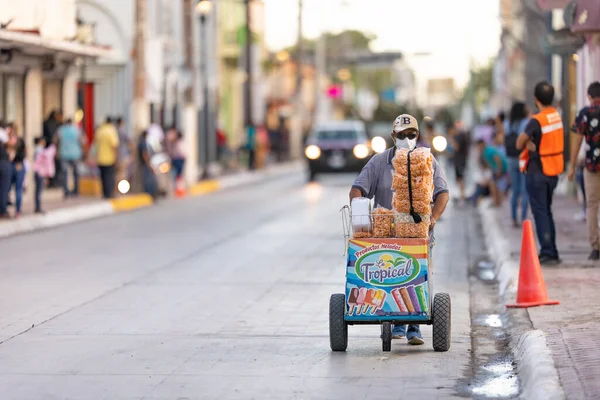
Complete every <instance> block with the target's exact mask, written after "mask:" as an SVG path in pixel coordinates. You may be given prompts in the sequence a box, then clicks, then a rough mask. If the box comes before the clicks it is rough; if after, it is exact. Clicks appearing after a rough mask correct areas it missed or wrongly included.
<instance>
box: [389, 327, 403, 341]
mask: <svg viewBox="0 0 600 400" xmlns="http://www.w3.org/2000/svg"><path fill="white" fill-rule="evenodd" d="M405 337H406V326H405V325H394V328H393V329H392V339H402V338H405Z"/></svg>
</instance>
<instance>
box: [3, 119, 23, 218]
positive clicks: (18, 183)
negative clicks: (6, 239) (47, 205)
mask: <svg viewBox="0 0 600 400" xmlns="http://www.w3.org/2000/svg"><path fill="white" fill-rule="evenodd" d="M7 131H8V135H9V143H11V144H10V148H11V150H10V152H9V154H11V166H12V173H11V180H10V186H11V187H14V190H15V218H19V217H21V206H22V204H23V184H24V183H25V158H26V157H27V153H26V151H25V141H24V140H23V138H20V137H19V136H18V133H17V127H16V126H15V124H12V123H11V124H9V125H8V127H7ZM9 190H10V189H9Z"/></svg>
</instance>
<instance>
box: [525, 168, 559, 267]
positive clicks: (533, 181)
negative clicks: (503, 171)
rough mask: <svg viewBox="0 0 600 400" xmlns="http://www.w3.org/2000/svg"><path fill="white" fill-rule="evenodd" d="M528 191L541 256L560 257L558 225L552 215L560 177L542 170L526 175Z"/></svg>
mask: <svg viewBox="0 0 600 400" xmlns="http://www.w3.org/2000/svg"><path fill="white" fill-rule="evenodd" d="M525 179H526V184H527V193H528V194H529V202H530V204H531V212H532V213H533V218H534V219H535V227H536V231H537V236H538V240H539V241H540V247H541V248H540V256H548V257H551V258H558V249H557V248H556V227H555V226H554V216H553V215H552V197H553V196H554V190H555V189H556V185H558V177H556V176H546V175H544V174H542V173H541V172H538V173H528V174H526V175H525Z"/></svg>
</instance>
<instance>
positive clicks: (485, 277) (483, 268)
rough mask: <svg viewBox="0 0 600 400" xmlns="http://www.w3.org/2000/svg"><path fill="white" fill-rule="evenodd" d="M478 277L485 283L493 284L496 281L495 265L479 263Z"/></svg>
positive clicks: (484, 262) (486, 262)
mask: <svg viewBox="0 0 600 400" xmlns="http://www.w3.org/2000/svg"><path fill="white" fill-rule="evenodd" d="M477 277H478V278H479V279H480V280H482V281H484V282H493V281H494V280H495V279H496V273H495V265H494V263H492V262H489V261H485V260H484V261H480V262H479V263H477Z"/></svg>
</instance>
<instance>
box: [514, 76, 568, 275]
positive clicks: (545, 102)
mask: <svg viewBox="0 0 600 400" xmlns="http://www.w3.org/2000/svg"><path fill="white" fill-rule="evenodd" d="M534 101H535V105H536V107H537V108H538V110H539V112H538V113H537V114H535V115H534V116H533V118H531V120H530V121H529V123H528V124H527V126H526V127H525V132H523V133H521V134H520V136H519V139H518V140H517V149H519V150H522V153H521V155H520V157H519V166H520V168H521V172H523V173H524V174H525V182H526V187H527V194H528V195H529V202H530V204H531V211H532V213H533V217H534V219H535V226H536V231H537V236H538V240H539V242H540V247H541V249H540V255H539V258H540V263H541V264H544V265H548V264H559V263H560V258H559V255H558V249H557V247H556V228H555V226H554V217H553V215H552V198H553V196H554V190H555V189H556V186H557V184H558V176H559V175H560V174H562V173H563V172H564V169H565V160H564V150H565V137H564V130H563V122H562V117H561V115H560V113H559V112H558V111H557V110H556V108H554V106H553V105H552V104H553V102H554V88H553V87H552V85H551V84H549V83H548V82H540V83H538V84H537V85H536V86H535V91H534Z"/></svg>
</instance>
